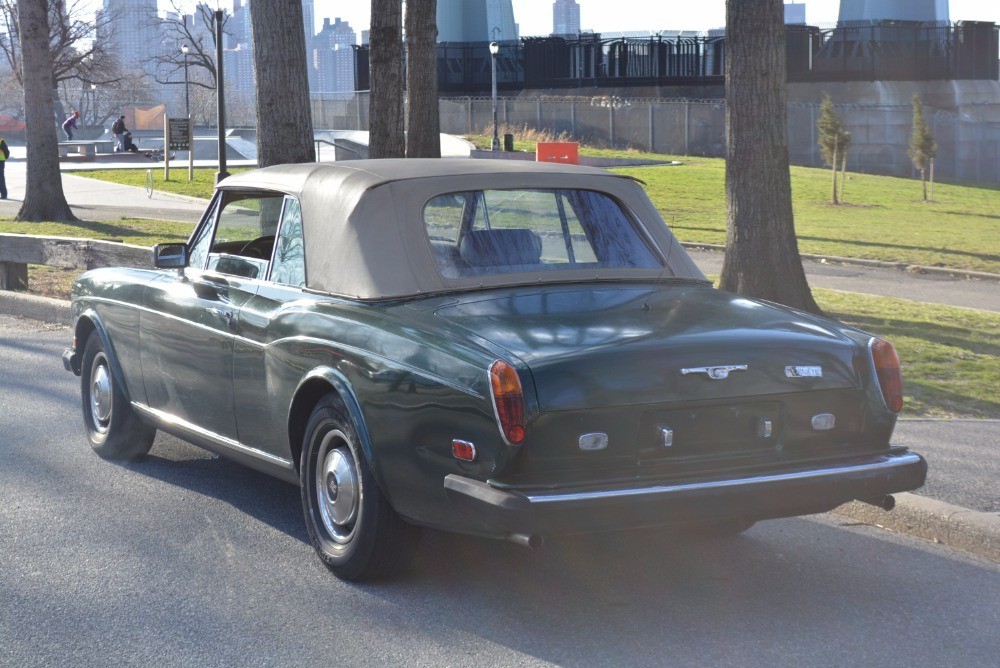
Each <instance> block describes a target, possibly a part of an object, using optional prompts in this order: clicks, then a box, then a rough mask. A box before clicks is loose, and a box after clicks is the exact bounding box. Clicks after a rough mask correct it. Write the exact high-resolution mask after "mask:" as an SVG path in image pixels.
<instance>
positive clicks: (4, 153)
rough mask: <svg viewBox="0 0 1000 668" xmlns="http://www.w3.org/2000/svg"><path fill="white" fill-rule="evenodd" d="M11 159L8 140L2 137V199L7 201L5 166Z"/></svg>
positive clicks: (0, 153) (0, 167) (0, 158)
mask: <svg viewBox="0 0 1000 668" xmlns="http://www.w3.org/2000/svg"><path fill="white" fill-rule="evenodd" d="M9 157H10V148H9V147H8V146H7V140H6V139H4V138H3V137H0V199H7V177H6V176H5V175H4V166H5V165H6V164H7V158H9Z"/></svg>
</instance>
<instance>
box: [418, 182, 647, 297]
mask: <svg viewBox="0 0 1000 668" xmlns="http://www.w3.org/2000/svg"><path fill="white" fill-rule="evenodd" d="M424 224H425V226H426V229H427V236H428V237H429V239H430V244H431V248H432V250H433V252H434V259H435V261H436V262H437V266H438V270H439V271H440V272H441V275H442V276H444V277H445V278H465V277H469V276H482V275H491V274H506V273H520V272H534V271H550V270H555V271H558V270H571V269H588V268H612V269H651V268H660V267H662V266H663V263H662V261H661V260H660V259H659V257H658V256H657V254H656V253H654V252H653V250H652V249H651V248H650V246H649V242H648V241H647V240H646V238H645V237H644V235H643V233H642V232H641V231H640V230H639V229H638V226H637V225H636V224H635V223H634V222H633V221H632V219H631V218H630V216H629V215H628V214H627V213H626V212H625V211H624V210H623V209H622V207H621V205H620V204H619V203H618V202H617V201H616V200H614V199H612V198H611V197H609V196H607V195H605V194H603V193H599V192H596V191H593V190H574V189H525V190H473V191H466V192H458V193H449V194H447V195H439V196H437V197H435V198H434V199H432V200H431V201H430V202H428V203H427V205H426V206H425V207H424Z"/></svg>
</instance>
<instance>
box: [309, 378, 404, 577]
mask: <svg viewBox="0 0 1000 668" xmlns="http://www.w3.org/2000/svg"><path fill="white" fill-rule="evenodd" d="M299 474H300V479H301V490H302V510H303V513H304V514H305V520H306V529H307V530H308V532H309V540H310V541H311V542H312V545H313V547H314V548H315V549H316V553H317V554H318V555H319V558H320V559H321V560H322V561H323V563H324V564H325V565H326V567H327V568H329V569H330V570H331V571H333V572H334V573H335V574H336V575H337V576H338V577H340V578H342V579H344V580H352V581H362V580H374V579H379V578H386V577H389V576H392V575H394V574H396V573H398V572H399V571H401V570H402V569H403V568H404V567H405V566H406V565H407V563H408V561H409V557H410V555H411V554H412V552H413V549H414V547H415V543H416V540H417V537H418V536H419V530H418V529H417V528H416V527H414V526H412V525H410V524H408V523H406V522H404V521H403V520H402V519H401V518H400V517H399V515H397V514H396V512H395V511H394V510H393V509H392V507H391V506H390V505H389V502H388V501H387V500H386V498H385V496H384V495H383V494H382V491H381V490H380V489H379V487H378V484H377V483H376V482H375V477H374V476H373V475H372V472H371V469H370V468H369V466H368V462H367V460H366V459H365V455H364V453H363V452H362V451H361V444H360V439H359V438H358V431H357V429H356V427H355V425H354V420H353V419H352V417H351V414H350V412H349V411H348V410H347V406H346V405H345V404H344V401H343V400H342V399H341V398H340V396H338V395H336V394H328V395H326V396H325V397H323V398H322V399H320V401H319V403H318V404H317V405H316V408H315V409H313V412H312V415H310V417H309V422H308V423H307V424H306V432H305V438H304V441H303V443H302V458H301V462H300V466H299Z"/></svg>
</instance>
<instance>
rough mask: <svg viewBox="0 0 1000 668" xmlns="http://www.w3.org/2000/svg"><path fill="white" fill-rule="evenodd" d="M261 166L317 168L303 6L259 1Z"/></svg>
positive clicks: (254, 23) (294, 1) (256, 45)
mask: <svg viewBox="0 0 1000 668" xmlns="http://www.w3.org/2000/svg"><path fill="white" fill-rule="evenodd" d="M249 7H250V23H251V27H252V30H253V62H254V69H255V70H256V74H255V80H256V89H257V165H258V166H259V167H267V166H269V165H282V164H288V163H294V162H314V161H315V160H316V145H315V143H314V141H313V125H312V110H311V109H310V107H309V78H308V75H307V70H306V55H305V54H306V43H305V34H304V32H303V29H302V2H301V0H253V3H251V4H250V5H249Z"/></svg>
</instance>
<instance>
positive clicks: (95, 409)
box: [90, 355, 112, 433]
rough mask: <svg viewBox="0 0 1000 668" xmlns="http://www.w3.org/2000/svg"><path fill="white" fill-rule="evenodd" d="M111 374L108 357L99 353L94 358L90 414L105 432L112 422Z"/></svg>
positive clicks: (91, 375)
mask: <svg viewBox="0 0 1000 668" xmlns="http://www.w3.org/2000/svg"><path fill="white" fill-rule="evenodd" d="M111 400H112V396H111V375H110V374H109V373H108V365H107V359H106V358H105V357H104V356H103V355H99V356H97V357H96V358H95V359H94V365H93V367H92V369H91V372H90V415H91V417H92V418H93V421H94V428H95V429H97V431H99V432H101V433H104V432H106V431H107V430H108V425H109V424H110V423H111Z"/></svg>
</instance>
